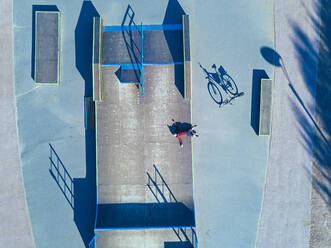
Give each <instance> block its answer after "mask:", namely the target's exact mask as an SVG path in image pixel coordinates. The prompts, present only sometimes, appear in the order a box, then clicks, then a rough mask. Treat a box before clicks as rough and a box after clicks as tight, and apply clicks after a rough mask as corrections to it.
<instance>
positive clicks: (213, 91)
mask: <svg viewBox="0 0 331 248" xmlns="http://www.w3.org/2000/svg"><path fill="white" fill-rule="evenodd" d="M199 66H200V68H201V69H202V71H203V73H204V75H205V79H207V89H208V93H209V95H210V97H211V98H212V99H213V100H214V102H215V103H217V104H218V106H219V107H221V106H223V105H226V104H231V105H232V103H231V101H232V100H234V99H235V98H237V97H240V96H243V95H244V92H239V91H238V87H237V84H236V83H235V81H234V80H233V78H232V77H231V76H230V75H229V74H228V73H227V72H226V70H225V69H224V67H223V66H222V65H220V66H219V67H218V68H217V66H216V64H213V65H212V66H211V68H212V69H213V71H212V70H210V71H208V70H207V69H206V68H205V67H203V66H202V65H201V64H200V63H199ZM222 91H223V94H222ZM224 93H225V94H224Z"/></svg>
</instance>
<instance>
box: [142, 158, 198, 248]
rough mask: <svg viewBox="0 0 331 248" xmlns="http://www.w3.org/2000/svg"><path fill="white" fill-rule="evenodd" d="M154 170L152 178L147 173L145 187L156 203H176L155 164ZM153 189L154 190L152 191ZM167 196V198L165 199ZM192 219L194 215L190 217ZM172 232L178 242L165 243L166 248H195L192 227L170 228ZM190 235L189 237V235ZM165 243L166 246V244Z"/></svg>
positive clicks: (195, 241) (194, 235)
mask: <svg viewBox="0 0 331 248" xmlns="http://www.w3.org/2000/svg"><path fill="white" fill-rule="evenodd" d="M153 168H154V178H153V177H152V176H151V175H150V174H149V173H148V172H146V174H147V178H148V182H147V187H148V188H149V190H150V191H151V193H152V194H153V196H154V197H155V199H156V201H157V202H159V203H161V202H164V203H169V202H176V203H177V202H178V201H177V199H176V197H175V195H174V194H173V192H172V191H171V189H170V187H169V185H168V184H167V183H166V181H165V179H164V178H163V176H162V174H161V173H160V171H159V169H158V168H157V167H156V165H155V164H153ZM158 179H159V180H161V182H160V183H157V182H158V181H159V180H158ZM153 188H155V190H154V189H153ZM166 196H168V197H166ZM192 217H193V218H194V215H193V216H192ZM172 230H173V232H174V233H175V234H176V236H177V238H178V239H179V242H174V243H172V244H171V243H170V242H165V247H166V245H167V246H168V247H171V245H173V247H185V248H186V247H190V248H191V247H193V248H195V247H197V238H196V233H195V230H194V228H193V227H177V228H175V227H174V228H172ZM190 234H191V235H190ZM166 243H167V244H166Z"/></svg>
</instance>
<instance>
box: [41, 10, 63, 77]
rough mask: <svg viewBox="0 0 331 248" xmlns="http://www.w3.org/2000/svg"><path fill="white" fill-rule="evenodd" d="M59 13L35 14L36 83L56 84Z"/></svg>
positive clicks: (58, 49) (58, 50)
mask: <svg viewBox="0 0 331 248" xmlns="http://www.w3.org/2000/svg"><path fill="white" fill-rule="evenodd" d="M59 15H60V13H56V12H55V13H49V12H47V13H43V12H38V13H36V16H35V18H36V31H35V32H36V41H35V42H36V43H35V45H36V49H35V53H36V61H35V63H36V64H35V67H36V68H35V70H36V78H35V80H36V82H37V83H58V82H59V78H58V75H59V71H58V70H59V69H60V68H59V67H58V63H60V61H59V59H60V57H59V52H60V47H59V45H60V43H61V42H59V40H61V36H60V35H61V32H59V31H60V30H59V28H61V23H60V22H61V18H59Z"/></svg>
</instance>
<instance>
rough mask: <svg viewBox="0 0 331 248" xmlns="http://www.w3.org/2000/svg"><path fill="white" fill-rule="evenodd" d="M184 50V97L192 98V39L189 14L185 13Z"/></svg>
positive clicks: (183, 18)
mask: <svg viewBox="0 0 331 248" xmlns="http://www.w3.org/2000/svg"><path fill="white" fill-rule="evenodd" d="M182 20H183V51H184V98H185V99H191V82H192V81H191V80H192V76H191V73H192V69H191V67H192V63H191V39H190V19H189V16H188V15H183V17H182Z"/></svg>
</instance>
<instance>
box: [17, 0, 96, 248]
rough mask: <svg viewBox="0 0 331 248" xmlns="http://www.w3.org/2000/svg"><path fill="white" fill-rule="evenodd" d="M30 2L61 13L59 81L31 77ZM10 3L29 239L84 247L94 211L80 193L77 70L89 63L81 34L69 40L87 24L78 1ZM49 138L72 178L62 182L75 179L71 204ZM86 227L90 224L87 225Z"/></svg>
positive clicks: (84, 155) (84, 156)
mask: <svg viewBox="0 0 331 248" xmlns="http://www.w3.org/2000/svg"><path fill="white" fill-rule="evenodd" d="M33 4H56V5H57V8H58V9H59V10H60V11H61V12H62V14H63V15H64V16H65V17H64V18H63V19H62V53H61V84H60V85H59V86H54V85H51V86H49V85H48V86H39V87H38V86H36V85H35V84H34V81H33V79H32V77H31V59H32V53H31V48H32V39H33V38H34V37H32V5H33ZM13 7H14V12H13V22H14V38H15V40H14V63H15V72H14V73H15V95H16V104H17V126H18V134H19V146H20V157H21V167H22V170H23V177H24V187H25V192H26V200H27V203H28V208H29V214H30V219H31V227H32V231H33V236H34V240H35V245H36V247H54V248H57V247H68V248H69V247H70V248H72V247H84V243H86V242H88V241H89V240H88V239H89V238H91V237H90V234H89V230H88V228H89V227H88V225H87V224H86V223H88V221H90V220H88V218H89V216H91V218H93V215H94V211H93V208H92V210H91V206H90V204H92V207H93V205H94V203H93V200H91V199H86V198H84V197H86V195H87V194H89V192H90V191H91V190H92V191H93V190H94V189H93V185H95V183H94V184H91V185H92V187H90V188H89V187H86V186H85V188H84V185H86V182H87V181H88V178H89V177H88V176H90V175H89V174H90V173H89V172H88V169H87V161H88V158H89V156H88V152H86V151H87V150H88V147H89V146H88V145H86V144H88V143H89V142H88V135H87V133H85V128H84V94H85V92H84V88H85V80H84V78H83V77H85V74H80V71H79V70H81V71H83V72H84V73H86V71H87V70H86V68H91V67H88V66H86V65H85V66H86V67H84V63H86V62H84V60H82V59H79V58H82V57H84V56H85V57H84V58H85V60H86V61H88V62H90V61H92V59H91V58H90V59H89V57H88V56H87V57H86V52H85V51H86V47H84V46H85V44H86V42H88V38H84V36H83V38H82V39H81V40H80V41H78V40H77V43H76V44H75V29H76V26H78V27H79V26H80V25H81V26H82V25H83V26H84V32H85V33H87V34H88V31H87V30H88V29H89V26H88V25H86V23H83V24H81V22H82V18H81V19H80V22H78V20H79V17H80V11H81V8H82V2H77V3H69V2H67V1H19V0H18V1H17V0H14V1H13ZM43 10H45V9H43ZM85 14H86V13H85ZM78 29H79V28H78ZM80 35H81V34H80ZM78 37H81V36H78ZM90 51H92V49H91V50H90ZM84 54H85V55H84ZM76 56H77V58H76ZM79 56H81V57H79ZM75 59H77V61H76V60H75ZM82 63H83V64H82ZM77 67H78V68H77ZM82 68H83V69H82ZM85 78H87V77H85ZM86 87H87V86H86ZM49 144H51V145H52V146H53V147H54V150H55V151H56V153H57V154H58V156H59V159H60V160H61V161H62V163H63V165H64V167H65V168H66V170H67V171H68V174H69V175H70V176H71V178H72V179H73V181H74V182H67V183H75V187H74V188H75V189H74V195H75V198H74V201H75V202H76V204H75V205H76V207H75V209H73V208H72V207H71V205H70V204H69V203H68V201H67V199H66V197H65V196H64V194H63V193H62V191H61V187H63V186H62V183H63V182H62V181H60V185H58V184H57V182H56V181H55V180H54V178H53V177H52V175H51V174H50V172H49V168H50V159H49V156H50V147H49ZM91 144H93V143H91ZM67 179H68V178H67ZM82 191H83V192H84V195H83V199H84V200H85V202H84V205H83V204H82V203H80V204H79V203H78V202H77V201H79V199H82V194H81V193H82ZM94 206H95V205H94ZM92 228H93V227H92V226H91V228H90V229H92ZM23 247H24V246H23Z"/></svg>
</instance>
